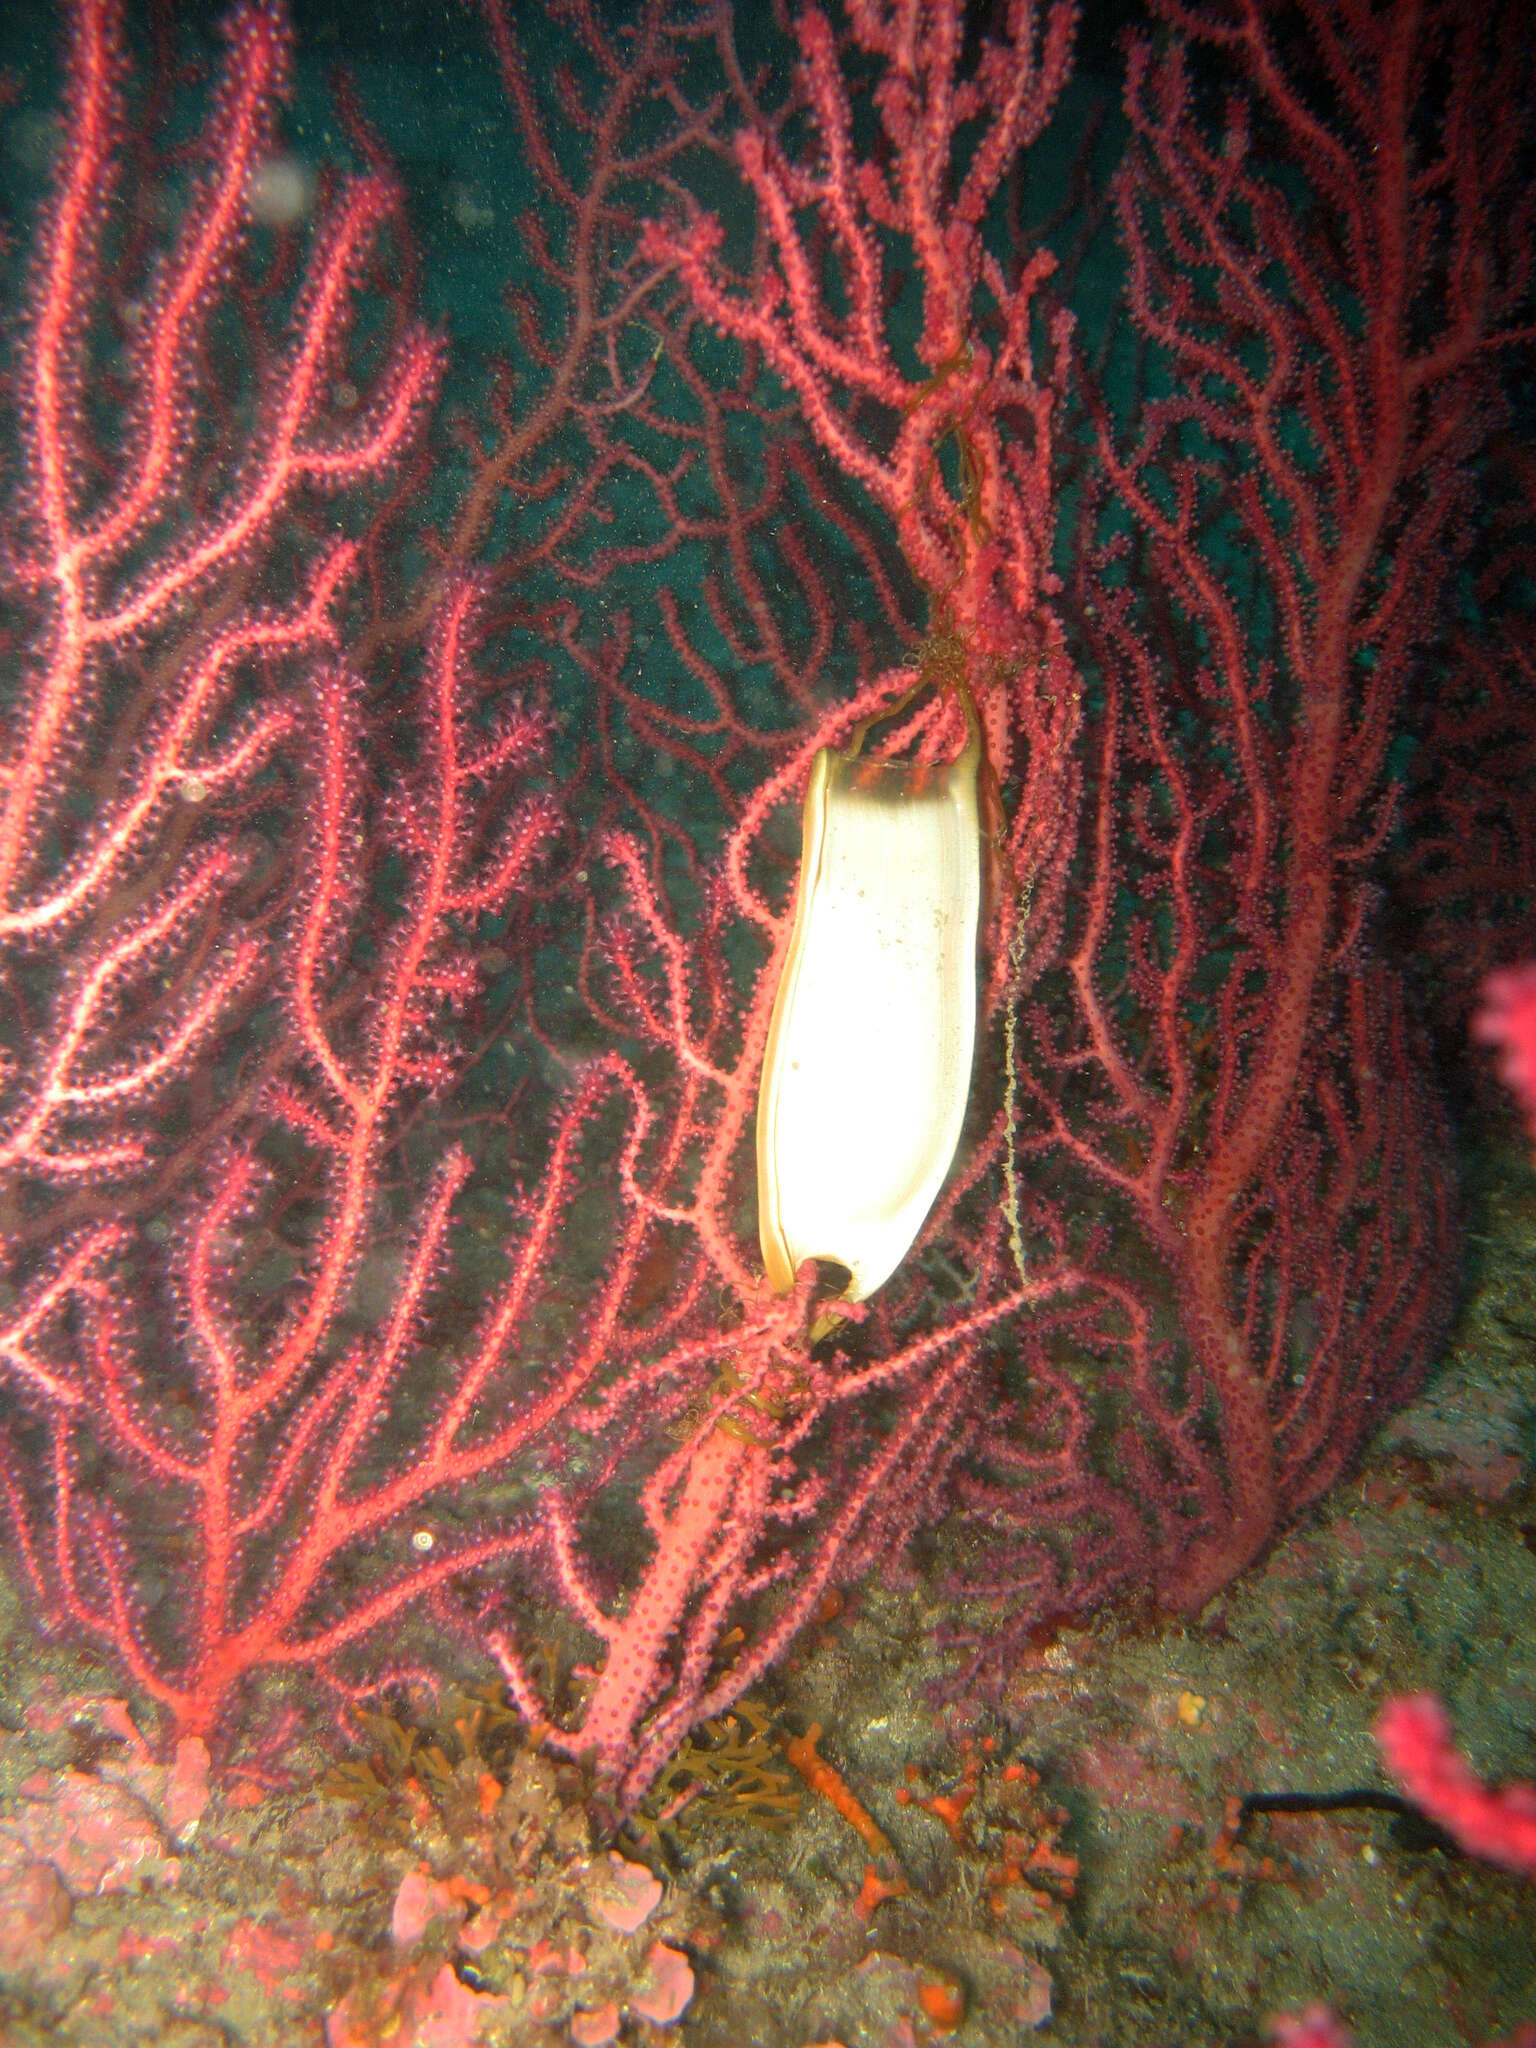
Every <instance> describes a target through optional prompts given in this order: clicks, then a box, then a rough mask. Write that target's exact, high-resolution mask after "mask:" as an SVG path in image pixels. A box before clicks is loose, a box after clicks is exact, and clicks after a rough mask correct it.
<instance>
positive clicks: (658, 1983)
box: [629, 1941, 693, 2027]
mask: <svg viewBox="0 0 1536 2048" xmlns="http://www.w3.org/2000/svg"><path fill="white" fill-rule="evenodd" d="M692 1997H693V1970H692V1968H691V1966H690V1964H689V1961H688V1958H687V1957H686V1956H685V1955H684V1954H683V1953H682V1951H681V1949H675V1948H668V1947H667V1945H666V1943H665V1942H664V1941H653V1942H652V1943H651V1948H650V1953H649V1954H648V1955H647V1956H646V1959H645V1975H644V1976H643V1977H642V1978H641V1980H640V1982H639V1984H638V1986H637V1987H636V1989H635V1990H633V1991H632V1992H631V1993H630V1994H629V2009H630V2011H631V2012H637V2013H638V2014H639V2015H640V2017H641V2019H643V2020H652V2021H654V2022H655V2024H656V2025H657V2026H658V2027H669V2026H671V2024H672V2022H673V2021H674V2020H675V2019H677V2018H678V2017H679V2016H680V2015H681V2014H682V2012H683V2011H684V2009H685V2008H686V2006H687V2004H688V2001H689V2000H690V1999H691V1998H692Z"/></svg>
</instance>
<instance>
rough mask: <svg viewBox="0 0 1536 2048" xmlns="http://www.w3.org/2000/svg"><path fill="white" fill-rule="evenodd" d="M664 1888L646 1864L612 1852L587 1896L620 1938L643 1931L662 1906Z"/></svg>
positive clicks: (589, 1902)
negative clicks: (640, 1929) (632, 1861)
mask: <svg viewBox="0 0 1536 2048" xmlns="http://www.w3.org/2000/svg"><path fill="white" fill-rule="evenodd" d="M661 1892H662V1884H661V1879H660V1878H659V1877H655V1876H653V1875H652V1873H651V1872H650V1871H649V1870H647V1869H646V1867H645V1865H644V1864H643V1863H630V1862H627V1861H626V1859H625V1858H624V1857H622V1856H620V1855H619V1854H618V1852H617V1851H616V1850H611V1851H610V1852H609V1855H608V1861H607V1867H606V1868H605V1869H604V1870H603V1871H601V1872H600V1874H599V1875H598V1877H597V1879H596V1880H595V1882H594V1883H593V1885H592V1887H591V1889H590V1891H589V1892H588V1894H587V1902H588V1904H589V1905H590V1906H591V1908H592V1911H593V1912H594V1913H595V1914H596V1915H597V1917H598V1919H599V1920H601V1921H602V1922H603V1923H604V1924H605V1925H606V1926H608V1927H612V1928H613V1929H614V1930H615V1931H616V1932H617V1933H619V1934H633V1933H634V1932H635V1930H636V1929H637V1928H639V1927H643V1926H644V1925H645V1923H646V1921H647V1920H649V1919H650V1917H651V1915H652V1913H654V1912H655V1910H656V1908H657V1907H658V1906H659V1905H660V1904H661Z"/></svg>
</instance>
